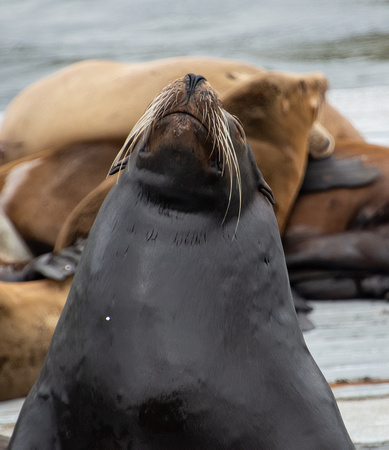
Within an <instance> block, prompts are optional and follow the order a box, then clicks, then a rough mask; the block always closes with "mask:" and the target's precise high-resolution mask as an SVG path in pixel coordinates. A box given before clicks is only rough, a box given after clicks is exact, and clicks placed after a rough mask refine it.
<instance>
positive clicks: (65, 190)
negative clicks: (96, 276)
mask: <svg viewBox="0 0 389 450" xmlns="http://www.w3.org/2000/svg"><path fill="white" fill-rule="evenodd" d="M121 145H122V142H120V141H119V142H115V141H110V142H102V141H99V142H85V143H78V144H73V145H70V146H68V147H66V148H60V149H53V150H46V151H42V152H40V153H38V154H37V155H31V156H27V157H25V158H22V159H21V160H17V161H13V162H10V163H8V164H6V165H4V166H1V167H0V207H1V211H2V213H3V218H2V219H1V223H4V221H5V220H6V218H8V219H9V220H10V221H11V223H12V224H13V226H14V228H15V229H16V233H17V235H18V237H20V238H22V239H23V241H24V242H25V244H26V245H27V246H28V248H29V249H30V251H31V252H32V253H33V254H35V255H37V254H41V253H43V252H46V251H50V250H52V249H53V246H54V243H55V241H56V239H57V236H58V233H59V230H60V229H61V227H62V225H63V223H64V221H65V220H66V218H67V217H68V215H69V214H70V212H71V211H72V210H73V208H74V207H75V206H76V205H77V204H78V203H79V202H80V201H81V200H82V199H83V198H84V197H85V195H87V194H88V193H89V192H90V191H91V190H93V188H94V187H96V186H97V185H98V184H99V183H100V182H101V181H102V180H103V179H104V178H105V177H106V175H107V171H108V168H109V166H110V164H111V163H112V160H113V158H114V157H115V155H116V154H117V152H118V149H120V147H121ZM10 235H11V232H7V233H1V232H0V242H1V247H2V249H3V254H2V255H1V256H2V260H3V261H4V262H12V261H15V259H16V258H18V253H16V252H15V251H14V249H13V248H11V249H9V251H8V253H7V254H6V251H5V250H6V249H5V245H4V244H5V243H7V242H9V241H10V240H11V238H10ZM12 253H13V254H12ZM27 259H28V258H27ZM19 260H20V259H19Z"/></svg>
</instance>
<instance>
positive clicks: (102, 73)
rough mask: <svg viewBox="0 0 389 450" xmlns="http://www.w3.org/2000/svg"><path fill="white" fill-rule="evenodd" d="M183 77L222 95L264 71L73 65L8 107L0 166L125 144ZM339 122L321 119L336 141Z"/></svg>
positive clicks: (218, 64) (179, 61) (330, 112)
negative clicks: (106, 142)
mask: <svg viewBox="0 0 389 450" xmlns="http://www.w3.org/2000/svg"><path fill="white" fill-rule="evenodd" d="M188 72H193V73H197V74H201V75H204V76H205V77H206V78H207V79H208V81H209V82H210V84H211V85H212V86H213V87H214V89H216V91H217V92H218V93H219V94H224V93H225V92H226V90H228V89H230V88H231V87H234V86H237V85H238V84H240V83H244V82H246V81H248V80H249V79H250V77H251V76H252V75H256V74H259V73H261V72H263V70H262V69H261V68H259V67H256V66H254V65H251V64H247V63H244V62H241V61H234V60H228V59H221V58H205V57H179V58H169V59H162V60H156V61H150V62H145V63H137V64H124V63H119V62H113V61H97V60H86V61H82V62H79V63H76V64H72V65H70V66H68V67H66V68H65V69H63V70H60V71H58V72H56V73H54V74H52V75H50V76H48V77H45V78H43V79H41V80H39V81H37V82H35V83H33V84H31V85H30V86H28V87H27V88H26V89H24V90H23V91H22V92H21V93H20V94H19V95H17V96H16V97H15V99H14V100H13V101H12V102H11V103H10V105H9V106H8V108H7V110H6V113H5V115H4V121H3V126H2V128H1V130H0V145H1V147H2V150H3V162H7V161H10V160H13V159H16V158H19V157H21V156H24V155H27V154H31V153H35V152H37V151H40V150H42V149H44V148H49V147H60V146H61V147H62V146H66V145H69V144H72V143H74V142H79V141H87V140H99V139H112V138H114V139H123V140H124V139H125V137H126V136H127V134H128V132H129V130H130V129H131V128H132V126H133V125H134V124H135V123H136V121H137V120H138V119H139V118H140V116H141V115H142V114H143V112H144V110H145V108H146V106H147V105H148V104H149V102H150V101H151V100H152V99H153V98H154V97H155V95H156V94H157V93H158V92H159V91H160V90H161V89H162V87H164V86H165V85H166V84H167V83H169V82H171V81H173V80H175V79H176V78H179V77H181V76H183V75H185V74H186V73H188ZM285 108H287V105H286V104H285V105H284V110H285V111H286V109H285ZM332 117H334V119H332ZM339 117H341V116H340V114H339V113H338V112H337V111H335V110H334V109H333V108H332V107H330V106H329V107H328V108H325V109H324V110H323V114H322V115H321V119H320V120H322V121H323V123H325V126H326V127H327V128H328V130H329V131H330V133H331V134H332V135H333V136H334V137H335V138H336V137H337V130H338V124H339ZM342 121H343V123H344V124H347V123H348V122H347V121H346V119H344V118H342ZM344 127H345V125H344V126H343V128H344ZM349 128H350V129H351V128H353V127H352V125H351V124H349ZM354 131H355V129H354ZM342 133H343V131H342ZM352 136H354V132H353V134H352ZM352 136H351V137H352Z"/></svg>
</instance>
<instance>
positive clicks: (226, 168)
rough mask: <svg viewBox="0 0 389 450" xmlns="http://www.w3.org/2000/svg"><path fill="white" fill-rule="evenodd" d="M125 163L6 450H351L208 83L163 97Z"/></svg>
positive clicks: (185, 82) (193, 79)
mask: <svg viewBox="0 0 389 450" xmlns="http://www.w3.org/2000/svg"><path fill="white" fill-rule="evenodd" d="M123 151H124V153H123V152H121V153H120V154H119V155H118V158H119V160H120V159H122V158H123V157H125V155H126V152H127V151H128V152H129V153H130V158H129V163H128V165H127V168H126V169H125V170H123V173H122V174H121V175H120V177H119V179H118V183H117V184H116V185H115V186H114V188H113V189H112V190H111V191H110V194H109V195H108V197H107V198H106V200H105V202H104V204H103V206H102V208H101V209H100V212H99V214H98V217H97V218H96V221H95V223H94V225H93V228H92V230H91V233H90V235H89V238H88V242H87V245H86V249H85V251H84V253H83V256H82V260H81V262H80V265H79V267H78V270H77V273H76V275H75V279H74V282H73V285H72V288H71V291H70V294H69V297H68V299H67V302H66V305H65V307H64V310H63V312H62V314H61V318H60V320H59V323H58V325H57V328H56V331H55V333H54V337H53V339H52V342H51V344H50V349H49V352H48V355H47V358H46V360H45V364H44V367H43V369H42V372H41V374H40V376H39V379H38V381H37V382H36V384H35V385H34V387H33V389H32V390H31V392H30V393H29V395H28V397H27V399H26V401H25V403H24V405H23V408H22V411H21V414H20V416H19V419H18V422H17V424H16V427H15V430H14V434H13V436H12V438H11V442H10V449H20V448H26V446H29V447H30V448H39V449H42V450H44V449H52V448H53V447H60V448H63V449H67V448H69V449H70V448H95V449H99V448H129V447H131V448H133V449H137V448H160V449H177V448H182V449H196V448H198V449H200V448H201V449H204V450H206V449H208V448H212V449H218V448H220V449H227V448H231V449H232V448H233V449H243V448H288V449H291V450H293V449H299V450H300V449H302V448H307V449H308V448H323V449H324V448H331V449H342V450H344V449H348V448H350V449H351V448H353V445H352V443H351V441H350V438H349V436H348V434H347V431H346V429H345V427H344V424H343V421H342V419H341V416H340V413H339V410H338V408H337V405H336V402H335V399H334V397H333V394H332V392H331V390H330V388H329V386H328V384H327V383H326V381H325V379H324V377H323V375H322V374H321V372H320V370H319V369H318V367H317V366H316V364H315V362H314V360H313V358H312V357H311V355H310V354H309V352H308V350H307V348H306V346H305V343H304V340H303V337H302V333H301V331H300V329H299V326H298V323H297V318H296V314H295V312H294V310H293V303H292V298H291V293H290V289H289V284H288V277H287V272H286V266H285V261H284V257H283V252H282V247H281V242H280V237H279V232H278V228H277V223H276V221H275V218H274V214H273V212H272V206H271V204H270V201H272V194H271V191H270V188H269V187H268V186H267V184H266V183H265V181H264V179H263V177H262V175H261V173H260V172H259V170H258V167H257V165H256V164H255V161H254V157H253V154H252V153H251V150H250V148H249V145H248V143H247V140H246V138H245V135H244V132H243V129H242V127H241V125H240V124H239V122H238V121H237V120H236V119H234V118H233V117H232V116H231V115H230V114H228V113H227V112H226V111H225V110H223V109H222V108H221V106H220V104H219V101H218V98H217V96H216V93H215V92H214V91H213V89H212V88H211V87H210V85H209V84H208V83H207V82H206V81H205V79H204V77H202V76H195V75H193V74H188V75H187V76H185V77H184V78H183V79H179V80H177V81H176V82H174V83H173V84H172V85H170V86H168V87H167V88H166V89H165V90H164V91H163V92H162V93H161V95H160V96H158V97H157V98H156V100H155V101H154V102H153V103H152V104H151V106H150V108H149V109H148V110H147V112H146V114H145V116H143V119H141V121H140V123H139V126H138V127H135V129H134V130H133V132H132V133H131V135H130V137H129V139H128V141H127V143H126V145H125V146H124V148H123Z"/></svg>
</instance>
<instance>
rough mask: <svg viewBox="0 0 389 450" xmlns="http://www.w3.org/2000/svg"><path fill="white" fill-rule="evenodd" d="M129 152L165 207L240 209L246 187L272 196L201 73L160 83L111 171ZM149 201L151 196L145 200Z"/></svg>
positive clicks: (237, 127) (232, 212) (232, 213)
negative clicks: (162, 87) (159, 91)
mask: <svg viewBox="0 0 389 450" xmlns="http://www.w3.org/2000/svg"><path fill="white" fill-rule="evenodd" d="M127 155H130V157H129V159H128V160H129V165H131V164H135V165H136V168H137V169H138V170H137V174H138V175H137V176H139V180H140V182H141V183H142V184H143V186H146V185H147V187H148V195H149V196H150V199H152V198H153V196H154V195H157V196H158V200H157V201H158V202H161V199H165V200H166V202H168V204H169V208H173V209H178V210H184V211H193V210H202V209H212V210H214V211H222V215H223V218H222V220H223V221H224V220H226V219H227V218H228V217H236V216H238V217H239V215H240V212H241V209H242V207H243V206H244V203H245V202H246V201H249V198H250V196H249V195H248V192H250V191H251V192H252V187H253V186H255V188H256V189H259V190H261V191H262V192H263V193H264V194H265V195H266V196H267V198H268V199H269V200H270V201H271V202H272V201H273V197H272V193H271V190H270V188H269V187H268V186H267V184H266V183H265V181H264V180H263V177H262V175H261V173H260V171H259V169H258V167H257V165H256V163H255V160H254V157H253V154H252V151H251V149H250V146H249V144H248V142H247V139H246V136H245V133H244V130H243V127H242V125H241V123H240V121H239V120H238V119H237V118H236V117H234V116H232V115H231V114H229V113H228V112H227V111H225V110H224V109H223V106H222V104H221V101H220V100H219V98H218V96H217V94H216V92H215V90H214V89H213V88H212V87H211V85H210V84H209V83H208V82H207V80H206V79H205V78H204V77H203V76H201V75H194V74H191V73H190V74H187V75H185V76H184V77H182V78H179V79H177V80H176V81H174V82H173V83H171V84H169V85H168V86H167V87H165V88H164V89H163V90H162V91H161V93H160V94H159V95H158V96H157V97H156V98H155V99H154V100H153V101H152V103H151V104H150V105H149V107H148V108H147V110H146V112H145V113H144V115H143V116H142V117H141V119H140V120H139V121H138V123H137V124H136V125H135V126H134V128H133V129H132V131H131V132H130V134H129V136H128V138H127V140H126V142H125V144H124V146H123V148H122V149H121V151H120V152H119V154H118V155H117V157H116V159H115V161H114V163H113V169H112V168H111V173H112V172H114V171H115V168H120V166H121V165H122V163H123V161H125V160H126V158H127ZM151 201H152V200H151Z"/></svg>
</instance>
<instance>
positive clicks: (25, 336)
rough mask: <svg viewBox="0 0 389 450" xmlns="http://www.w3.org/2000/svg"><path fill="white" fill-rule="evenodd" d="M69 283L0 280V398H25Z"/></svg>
mask: <svg viewBox="0 0 389 450" xmlns="http://www.w3.org/2000/svg"><path fill="white" fill-rule="evenodd" d="M71 282H72V279H71V278H68V279H65V280H64V281H53V280H49V279H45V280H37V281H30V282H28V283H25V282H21V283H7V282H0V361H1V364H0V401H4V400H9V399H12V398H18V397H25V396H26V395H27V394H28V392H29V390H30V389H31V386H32V385H33V384H34V382H35V381H36V379H37V377H38V375H39V372H40V370H41V369H42V364H43V361H44V358H45V356H46V353H47V349H48V348H49V344H50V339H51V337H52V335H53V332H54V329H55V327H56V325H57V321H58V317H59V315H60V314H61V311H62V308H63V305H64V304H65V301H66V295H67V293H68V292H69V288H70V285H71ZM42 294H43V295H42Z"/></svg>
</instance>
